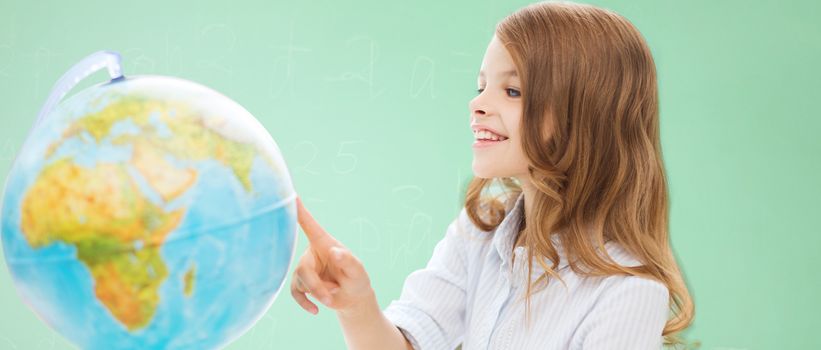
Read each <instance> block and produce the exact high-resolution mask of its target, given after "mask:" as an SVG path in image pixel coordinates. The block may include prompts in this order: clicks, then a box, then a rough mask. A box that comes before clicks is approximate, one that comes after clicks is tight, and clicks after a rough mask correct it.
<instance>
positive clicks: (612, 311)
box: [579, 276, 669, 350]
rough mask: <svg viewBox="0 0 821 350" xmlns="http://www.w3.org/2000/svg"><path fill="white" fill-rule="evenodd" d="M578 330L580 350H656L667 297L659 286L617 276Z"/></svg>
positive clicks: (665, 315)
mask: <svg viewBox="0 0 821 350" xmlns="http://www.w3.org/2000/svg"><path fill="white" fill-rule="evenodd" d="M616 278H617V280H618V282H617V283H616V284H615V285H613V286H612V287H611V288H609V289H608V290H607V291H606V292H604V293H602V294H601V296H600V299H599V300H598V301H597V302H596V304H595V305H594V306H593V309H592V310H591V311H590V313H589V314H588V316H587V318H586V319H585V320H584V321H583V322H582V324H581V325H580V327H579V332H580V334H581V336H582V338H583V340H582V348H583V349H614V350H615V349H619V350H620V349H630V350H644V349H653V350H658V349H661V348H662V343H663V341H664V338H663V336H662V331H663V329H664V325H665V323H666V322H667V318H668V315H669V294H668V290H667V287H665V286H664V284H662V283H661V282H658V281H654V280H651V279H648V278H643V277H638V276H618V277H616Z"/></svg>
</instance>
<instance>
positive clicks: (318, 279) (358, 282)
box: [291, 197, 376, 314]
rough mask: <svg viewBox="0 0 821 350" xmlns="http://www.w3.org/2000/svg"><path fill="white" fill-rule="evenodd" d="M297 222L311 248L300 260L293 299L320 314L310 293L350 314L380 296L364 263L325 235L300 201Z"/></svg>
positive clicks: (293, 285)
mask: <svg viewBox="0 0 821 350" xmlns="http://www.w3.org/2000/svg"><path fill="white" fill-rule="evenodd" d="M296 203H297V221H298V222H299V225H300V226H301V227H302V230H303V231H305V235H306V236H307V237H308V244H309V245H308V248H307V249H305V252H304V253H303V254H302V256H301V257H300V258H299V263H298V264H297V266H296V269H295V270H294V276H293V278H292V279H291V295H292V296H293V297H294V299H295V300H296V302H297V303H298V304H299V305H300V306H302V308H303V309H305V310H306V311H308V312H310V313H312V314H316V313H318V312H319V309H318V308H317V306H316V305H315V304H314V303H312V302H311V301H310V300H309V299H308V297H307V296H306V293H310V294H312V295H313V297H314V298H316V299H318V300H319V301H321V302H322V303H323V304H325V306H327V307H329V308H332V309H334V310H337V311H338V312H341V313H350V312H352V311H355V310H357V309H359V308H360V307H362V306H365V305H368V303H376V296H375V294H374V291H373V288H371V281H370V278H368V273H367V272H366V271H365V268H364V266H362V262H361V261H359V259H358V258H357V257H355V256H354V255H353V254H352V253H351V251H350V250H348V248H345V246H344V245H342V243H340V242H339V241H337V240H336V239H335V238H334V237H333V236H331V235H330V234H328V233H327V232H325V230H324V229H323V228H322V227H321V226H319V223H318V222H316V220H314V218H313V216H311V214H310V213H309V212H308V210H307V209H305V207H304V206H303V205H302V200H301V199H300V198H299V197H297V199H296Z"/></svg>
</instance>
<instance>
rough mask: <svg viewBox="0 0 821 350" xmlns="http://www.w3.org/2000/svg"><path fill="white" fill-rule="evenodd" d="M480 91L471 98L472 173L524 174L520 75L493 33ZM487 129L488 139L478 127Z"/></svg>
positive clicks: (481, 74) (509, 175)
mask: <svg viewBox="0 0 821 350" xmlns="http://www.w3.org/2000/svg"><path fill="white" fill-rule="evenodd" d="M478 85H479V90H478V92H479V94H478V96H476V97H474V98H473V99H472V100H470V103H469V104H468V107H469V108H470V119H471V124H470V126H471V129H473V134H474V136H475V140H476V141H475V142H474V144H473V174H474V176H476V177H479V178H494V177H519V178H525V177H526V176H527V165H528V161H527V158H525V155H524V151H522V146H521V138H520V135H519V123H520V122H521V120H522V97H521V90H520V86H521V83H520V77H519V76H518V75H517V73H516V66H515V65H514V63H513V59H512V58H511V56H510V53H508V51H507V49H505V47H504V45H503V44H502V43H501V42H500V41H499V39H498V38H497V37H496V35H494V36H493V38H492V39H491V41H490V44H489V45H488V47H487V51H485V57H484V59H483V60H482V67H481V69H480V71H479V80H478ZM483 129H489V130H492V131H491V134H490V135H491V138H494V139H497V140H498V141H493V140H491V141H482V140H480V139H485V138H487V136H488V135H487V134H485V133H484V132H479V130H483Z"/></svg>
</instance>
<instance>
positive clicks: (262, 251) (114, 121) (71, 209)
mask: <svg viewBox="0 0 821 350" xmlns="http://www.w3.org/2000/svg"><path fill="white" fill-rule="evenodd" d="M96 68H99V67H96ZM75 80H76V79H75ZM295 198H296V195H295V192H294V189H293V186H292V183H291V179H290V177H289V175H288V171H287V168H286V166H285V163H284V161H283V159H282V156H281V153H280V151H279V149H278V147H277V144H276V143H275V142H274V140H273V138H272V137H271V136H270V135H269V134H268V132H267V131H266V130H265V128H264V127H263V126H262V125H261V124H260V123H259V122H258V121H257V120H256V119H255V118H254V117H253V116H252V115H251V114H250V113H249V112H248V111H246V110H245V109H243V108H242V107H241V106H240V105H238V104H237V103H236V102H234V101H232V100H231V99H229V98H227V97H226V96H224V95H222V94H220V93H218V92H216V91H214V90H212V89H210V88H207V87H204V86H202V85H199V84H196V83H193V82H190V81H187V80H183V79H179V78H173V77H163V76H135V77H118V78H117V79H113V80H112V81H109V82H105V83H102V84H98V85H94V86H91V87H89V88H87V89H84V90H82V91H80V92H78V93H77V94H75V95H73V96H71V97H70V98H69V99H66V100H65V101H63V102H62V103H60V104H59V105H56V107H55V108H54V109H53V111H51V112H50V113H48V115H47V116H46V117H45V118H44V119H43V121H42V122H40V123H38V124H37V125H36V126H35V127H33V128H32V130H31V132H30V134H29V136H28V137H27V138H26V141H25V143H24V144H23V146H22V147H21V149H20V152H19V153H18V155H17V157H16V159H15V161H14V163H13V165H12V168H11V170H10V173H9V175H8V178H7V180H6V185H5V189H4V192H3V197H2V243H3V252H4V256H5V260H6V264H7V266H8V269H9V271H10V273H11V275H12V278H13V281H14V284H15V287H16V289H17V291H18V294H19V295H20V297H21V298H22V299H23V300H24V302H25V303H26V304H27V305H28V306H29V307H30V308H31V309H32V310H33V311H34V312H35V313H36V314H37V315H38V316H39V318H40V319H42V320H43V321H44V322H45V323H47V324H48V325H49V326H50V327H51V328H53V329H54V330H56V331H57V332H58V333H60V334H61V335H63V336H65V337H66V338H67V339H68V340H69V341H71V342H72V343H74V344H76V345H77V346H80V347H81V348H92V349H93V348H99V349H112V348H173V349H208V348H216V347H221V346H223V345H225V344H227V343H229V342H231V341H232V340H234V339H236V338H238V337H239V336H240V335H241V334H242V333H244V332H245V331H247V330H248V329H249V328H250V327H251V326H252V325H253V324H254V323H255V322H256V321H257V320H259V319H260V317H261V316H262V315H263V314H264V313H265V312H266V311H267V310H268V308H269V307H270V305H271V304H272V303H273V301H274V299H275V298H276V295H277V294H278V292H279V291H280V289H281V287H282V284H283V281H284V278H285V275H286V273H287V270H288V267H289V263H290V261H291V259H292V257H293V254H294V248H295V240H296V232H297V231H296V224H295V223H296V204H295Z"/></svg>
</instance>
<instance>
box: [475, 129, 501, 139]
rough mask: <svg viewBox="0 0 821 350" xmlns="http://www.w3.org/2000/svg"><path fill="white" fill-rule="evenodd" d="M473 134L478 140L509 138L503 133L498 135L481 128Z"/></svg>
mask: <svg viewBox="0 0 821 350" xmlns="http://www.w3.org/2000/svg"><path fill="white" fill-rule="evenodd" d="M473 135H474V136H475V137H476V140H477V141H504V140H507V137H504V136H502V135H496V134H494V133H492V132H490V131H487V130H479V131H477V132H474V133H473Z"/></svg>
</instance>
